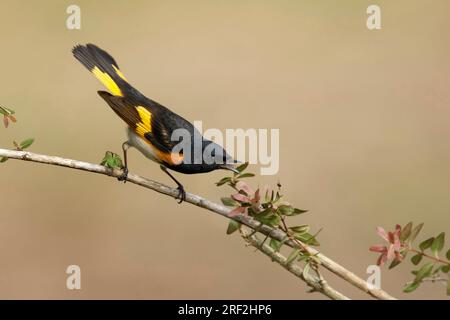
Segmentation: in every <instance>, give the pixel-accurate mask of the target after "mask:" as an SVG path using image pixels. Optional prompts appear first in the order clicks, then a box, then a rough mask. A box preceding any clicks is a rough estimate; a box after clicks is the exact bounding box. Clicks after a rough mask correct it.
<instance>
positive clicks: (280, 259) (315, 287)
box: [240, 228, 350, 300]
mask: <svg viewBox="0 0 450 320" xmlns="http://www.w3.org/2000/svg"><path fill="white" fill-rule="evenodd" d="M240 231H241V235H242V237H243V238H244V239H245V240H246V241H247V243H248V244H249V245H251V246H253V247H255V248H256V249H257V250H259V251H261V252H262V253H264V254H265V255H266V256H268V257H269V258H271V259H272V261H275V262H277V263H278V264H279V265H281V266H282V267H283V268H285V269H286V270H287V271H289V272H290V273H292V274H293V275H294V276H296V277H297V278H300V279H301V280H302V281H304V282H305V283H306V284H307V285H308V286H310V287H311V288H312V290H311V291H313V292H315V291H317V292H320V293H322V294H324V295H326V296H327V297H329V298H330V299H333V300H350V299H349V298H348V297H346V296H345V295H343V294H342V293H340V292H339V291H336V290H335V289H333V288H332V287H331V286H330V285H329V284H328V283H327V282H326V281H325V279H323V278H320V279H319V280H318V281H315V280H314V279H312V278H308V277H305V276H304V274H303V269H302V268H301V267H300V266H299V265H298V264H295V263H288V261H287V260H288V259H287V258H286V257H285V256H283V255H282V254H281V253H279V252H275V250H273V249H272V248H271V247H270V246H269V245H267V244H265V243H264V242H265V241H264V240H260V239H258V237H256V235H255V234H254V233H253V232H249V231H247V230H242V228H241V230H240Z"/></svg>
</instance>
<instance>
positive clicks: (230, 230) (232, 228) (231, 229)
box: [227, 220, 241, 234]
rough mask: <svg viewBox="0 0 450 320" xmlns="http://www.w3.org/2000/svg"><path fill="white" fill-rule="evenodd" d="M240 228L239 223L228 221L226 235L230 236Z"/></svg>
mask: <svg viewBox="0 0 450 320" xmlns="http://www.w3.org/2000/svg"><path fill="white" fill-rule="evenodd" d="M240 226H241V224H240V223H239V222H237V221H234V220H230V222H229V223H228V228H227V234H232V233H233V232H235V231H236V230H238V229H239V227H240Z"/></svg>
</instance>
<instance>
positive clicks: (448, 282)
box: [447, 278, 450, 296]
mask: <svg viewBox="0 0 450 320" xmlns="http://www.w3.org/2000/svg"><path fill="white" fill-rule="evenodd" d="M447 295H448V296H450V278H448V280H447Z"/></svg>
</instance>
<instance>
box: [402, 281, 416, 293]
mask: <svg viewBox="0 0 450 320" xmlns="http://www.w3.org/2000/svg"><path fill="white" fill-rule="evenodd" d="M419 286H420V282H412V283H410V284H408V285H407V286H406V287H405V288H403V292H405V293H410V292H413V291H414V290H416V289H417V288H418V287H419Z"/></svg>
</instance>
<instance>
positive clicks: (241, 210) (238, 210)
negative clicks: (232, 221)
mask: <svg viewBox="0 0 450 320" xmlns="http://www.w3.org/2000/svg"><path fill="white" fill-rule="evenodd" d="M244 212H245V207H237V208H235V209H233V210H232V211H230V213H229V214H228V215H229V216H230V217H234V216H237V215H238V214H242V213H244Z"/></svg>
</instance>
